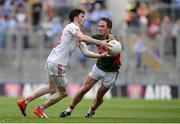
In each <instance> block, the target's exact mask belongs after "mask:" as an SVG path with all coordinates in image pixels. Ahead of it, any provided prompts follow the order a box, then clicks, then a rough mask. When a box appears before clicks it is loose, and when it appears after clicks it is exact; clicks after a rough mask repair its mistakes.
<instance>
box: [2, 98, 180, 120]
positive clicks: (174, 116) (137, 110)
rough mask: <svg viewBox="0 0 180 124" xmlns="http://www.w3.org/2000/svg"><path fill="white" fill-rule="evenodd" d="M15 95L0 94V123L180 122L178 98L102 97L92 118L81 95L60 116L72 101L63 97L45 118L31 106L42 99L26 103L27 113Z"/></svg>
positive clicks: (48, 110)
mask: <svg viewBox="0 0 180 124" xmlns="http://www.w3.org/2000/svg"><path fill="white" fill-rule="evenodd" d="M17 99H18V98H8V97H0V123H11V122H13V123H126V122H127V123H134V122H135V123H173V122H174V123H178V122H180V99H178V100H129V99H124V98H112V99H108V100H106V99H105V100H104V103H103V105H102V106H101V107H100V108H99V109H97V111H96V115H95V116H94V117H93V118H84V114H85V112H86V111H87V110H88V108H89V106H90V105H91V103H92V100H90V99H83V100H82V102H81V103H80V104H78V106H77V107H76V109H75V111H74V112H73V113H72V115H71V116H70V117H67V118H59V116H58V114H59V112H61V111H63V110H65V109H66V107H67V106H68V105H69V103H70V102H71V99H70V98H65V99H63V100H62V101H60V102H59V103H57V104H55V105H54V106H52V107H50V108H49V109H47V110H46V113H47V115H48V116H49V118H48V119H40V118H37V117H36V116H34V115H33V114H32V110H33V108H34V107H36V106H37V105H39V104H40V103H41V102H42V101H44V100H45V99H38V100H36V101H33V102H32V103H31V104H29V105H28V107H27V115H28V116H27V117H23V116H22V115H21V113H20V110H18V107H17V105H16V100H17Z"/></svg>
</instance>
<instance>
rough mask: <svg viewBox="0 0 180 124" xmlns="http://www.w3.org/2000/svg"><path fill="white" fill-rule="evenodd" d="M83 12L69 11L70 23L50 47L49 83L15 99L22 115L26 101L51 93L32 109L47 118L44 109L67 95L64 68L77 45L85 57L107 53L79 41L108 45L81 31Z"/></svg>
mask: <svg viewBox="0 0 180 124" xmlns="http://www.w3.org/2000/svg"><path fill="white" fill-rule="evenodd" d="M84 14H85V12H84V11H83V10H81V9H73V10H72V11H71V12H70V14H69V19H70V21H71V23H70V24H68V25H67V26H66V27H65V28H64V30H63V32H62V36H61V39H60V41H59V44H58V45H57V46H56V47H55V48H53V49H52V51H51V53H50V55H49V56H48V58H47V64H46V67H47V72H48V75H49V85H47V86H44V87H41V88H39V89H38V90H36V91H35V92H33V93H32V94H30V95H29V96H28V97H26V98H23V99H20V100H17V105H18V106H19V109H20V110H21V112H22V114H23V115H24V116H26V106H27V104H28V103H30V102H31V101H33V100H34V99H36V98H39V97H40V96H43V95H45V94H51V95H50V97H49V98H48V100H47V101H45V102H44V103H42V104H41V105H39V106H38V107H37V108H35V109H34V110H33V113H34V114H35V115H36V116H37V117H39V118H48V116H47V115H46V114H45V112H44V110H45V109H47V108H48V107H50V106H52V105H53V104H55V103H57V102H58V101H60V100H61V99H63V98H64V97H66V96H67V93H66V89H65V86H66V84H67V81H66V78H65V74H66V73H65V69H66V67H67V65H68V62H69V59H70V56H71V54H72V53H73V52H74V51H75V49H76V48H77V47H78V46H79V47H80V50H81V51H82V52H83V53H84V54H85V56H87V57H91V58H98V57H104V56H106V55H107V53H102V54H98V53H94V52H91V51H88V50H87V49H86V46H85V45H84V44H83V43H81V42H79V41H83V42H86V43H88V44H96V45H99V46H102V47H106V48H108V47H109V46H108V44H107V43H106V41H100V40H96V39H93V38H91V37H89V36H87V35H84V34H83V33H82V32H81V30H80V27H81V26H83V22H84Z"/></svg>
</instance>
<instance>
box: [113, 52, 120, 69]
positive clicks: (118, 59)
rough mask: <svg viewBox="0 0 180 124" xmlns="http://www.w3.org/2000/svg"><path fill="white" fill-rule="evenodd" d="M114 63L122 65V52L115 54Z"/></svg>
mask: <svg viewBox="0 0 180 124" xmlns="http://www.w3.org/2000/svg"><path fill="white" fill-rule="evenodd" d="M114 64H115V65H118V66H121V60H120V54H118V55H117V56H115V59H114Z"/></svg>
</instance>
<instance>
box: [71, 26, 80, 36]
mask: <svg viewBox="0 0 180 124" xmlns="http://www.w3.org/2000/svg"><path fill="white" fill-rule="evenodd" d="M78 30H80V29H79V27H77V26H71V27H70V28H69V32H70V33H71V34H72V35H75V34H76V32H77V31H78Z"/></svg>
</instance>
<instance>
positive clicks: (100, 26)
mask: <svg viewBox="0 0 180 124" xmlns="http://www.w3.org/2000/svg"><path fill="white" fill-rule="evenodd" d="M98 31H99V34H100V35H106V34H109V32H110V29H109V28H108V27H107V23H106V22H105V21H103V20H101V21H100V22H99V23H98Z"/></svg>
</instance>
